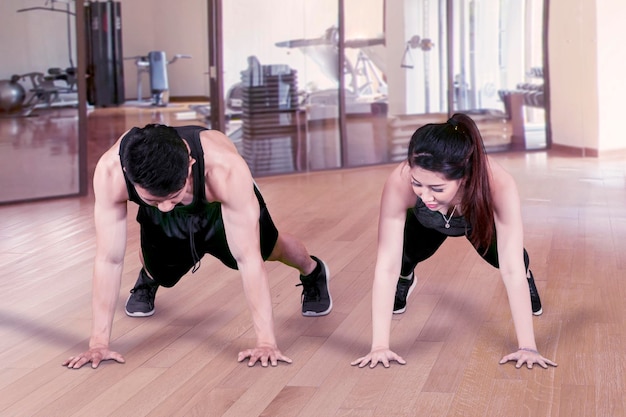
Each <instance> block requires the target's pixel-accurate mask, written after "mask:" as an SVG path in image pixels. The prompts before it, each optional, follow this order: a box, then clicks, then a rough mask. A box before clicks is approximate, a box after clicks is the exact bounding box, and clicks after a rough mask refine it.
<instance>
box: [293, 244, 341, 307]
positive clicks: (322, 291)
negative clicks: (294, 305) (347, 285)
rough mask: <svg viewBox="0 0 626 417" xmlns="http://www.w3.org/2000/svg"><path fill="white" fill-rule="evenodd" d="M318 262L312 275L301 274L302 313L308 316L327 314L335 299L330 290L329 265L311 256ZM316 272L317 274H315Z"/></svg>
mask: <svg viewBox="0 0 626 417" xmlns="http://www.w3.org/2000/svg"><path fill="white" fill-rule="evenodd" d="M311 258H312V259H313V260H314V261H315V262H317V267H316V268H315V271H318V272H317V273H315V271H314V272H312V273H311V274H310V275H307V276H303V275H300V281H301V283H300V284H298V285H297V286H302V315H303V316H307V317H317V316H325V315H326V314H328V313H330V310H332V309H333V299H332V298H331V296H330V291H329V290H328V280H329V279H330V273H329V271H328V266H326V263H324V261H322V260H321V259H318V258H316V257H315V256H311ZM314 274H315V275H314Z"/></svg>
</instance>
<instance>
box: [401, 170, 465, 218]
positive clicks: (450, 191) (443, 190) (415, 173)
mask: <svg viewBox="0 0 626 417" xmlns="http://www.w3.org/2000/svg"><path fill="white" fill-rule="evenodd" d="M409 173H410V175H411V185H412V186H413V192H414V193H415V195H417V196H418V197H419V198H420V199H421V200H422V201H423V202H424V204H425V205H426V207H428V208H429V209H431V210H433V211H447V210H448V209H449V208H450V207H452V206H453V205H455V204H459V203H460V201H461V198H460V197H461V196H460V187H461V182H462V181H461V180H460V179H459V180H448V179H446V178H445V177H444V176H443V175H442V174H441V173H439V172H435V171H428V170H426V169H423V168H420V167H413V168H410V169H409ZM457 194H459V195H458V196H457Z"/></svg>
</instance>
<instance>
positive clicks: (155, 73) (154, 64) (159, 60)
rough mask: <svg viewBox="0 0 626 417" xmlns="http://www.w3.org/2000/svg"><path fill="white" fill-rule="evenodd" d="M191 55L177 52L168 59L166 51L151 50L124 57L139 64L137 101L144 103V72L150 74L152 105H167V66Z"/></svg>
mask: <svg viewBox="0 0 626 417" xmlns="http://www.w3.org/2000/svg"><path fill="white" fill-rule="evenodd" d="M190 58H191V55H183V54H176V55H174V57H173V58H172V59H171V60H169V61H168V60H167V56H166V54H165V52H164V51H150V52H148V54H147V55H139V56H133V57H128V58H124V59H128V60H130V59H133V60H135V65H136V66H137V101H138V102H139V103H143V102H144V99H143V85H142V79H143V74H146V73H147V74H148V75H149V78H150V100H149V101H148V103H149V104H150V105H151V106H157V107H165V106H167V104H168V102H169V97H167V94H166V93H167V92H168V91H169V81H168V75H167V67H168V66H169V65H171V64H173V63H174V62H176V61H177V60H179V59H190Z"/></svg>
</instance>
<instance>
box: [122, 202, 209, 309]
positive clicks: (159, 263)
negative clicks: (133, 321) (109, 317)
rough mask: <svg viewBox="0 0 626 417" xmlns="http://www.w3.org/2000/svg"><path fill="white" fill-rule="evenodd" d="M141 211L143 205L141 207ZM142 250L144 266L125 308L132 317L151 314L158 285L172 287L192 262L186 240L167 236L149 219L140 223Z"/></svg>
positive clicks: (140, 254)
mask: <svg viewBox="0 0 626 417" xmlns="http://www.w3.org/2000/svg"><path fill="white" fill-rule="evenodd" d="M140 210H142V208H140ZM140 224H141V231H140V235H141V250H140V252H139V258H140V260H141V264H142V265H143V267H142V268H141V271H139V277H138V278H137V282H136V283H135V285H134V287H133V288H132V289H131V290H130V295H129V297H128V299H127V300H126V306H125V311H126V314H127V315H128V316H131V317H146V316H151V315H153V314H154V305H155V303H154V300H155V297H156V292H157V290H158V288H159V286H164V287H173V286H174V285H175V284H176V283H177V282H178V281H179V280H180V279H181V278H182V277H183V275H185V274H186V273H187V272H188V271H189V270H190V269H191V268H192V267H193V266H194V265H197V264H198V263H199V260H200V259H199V258H200V257H201V256H202V255H199V256H198V259H194V257H193V255H192V254H193V253H196V251H194V250H192V248H191V246H190V242H189V239H178V238H172V237H168V236H167V235H166V234H165V233H164V231H163V229H162V227H160V226H158V225H155V224H153V223H151V222H149V221H145V222H141V221H140Z"/></svg>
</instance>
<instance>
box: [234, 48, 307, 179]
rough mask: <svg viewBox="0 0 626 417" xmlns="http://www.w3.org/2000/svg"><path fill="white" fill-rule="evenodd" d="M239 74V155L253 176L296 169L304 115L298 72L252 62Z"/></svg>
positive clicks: (281, 66)
mask: <svg viewBox="0 0 626 417" xmlns="http://www.w3.org/2000/svg"><path fill="white" fill-rule="evenodd" d="M249 62H250V67H249V68H248V69H247V70H245V71H242V72H241V80H242V84H243V88H242V115H241V119H242V122H243V124H242V131H243V135H242V147H243V149H242V154H243V157H244V159H245V160H246V162H247V163H248V166H249V167H250V170H251V171H252V173H253V175H264V174H278V173H286V172H293V171H295V170H297V169H299V163H298V159H299V153H300V152H299V150H300V149H301V148H302V147H301V145H300V143H301V142H302V139H303V135H302V128H301V126H303V125H304V124H305V123H303V122H302V120H301V119H302V118H303V117H304V116H303V114H302V113H301V112H300V111H299V106H298V97H297V84H298V82H297V71H295V70H293V69H291V68H289V67H288V66H286V65H263V66H261V65H260V64H259V63H258V61H256V59H255V58H251V59H249Z"/></svg>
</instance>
